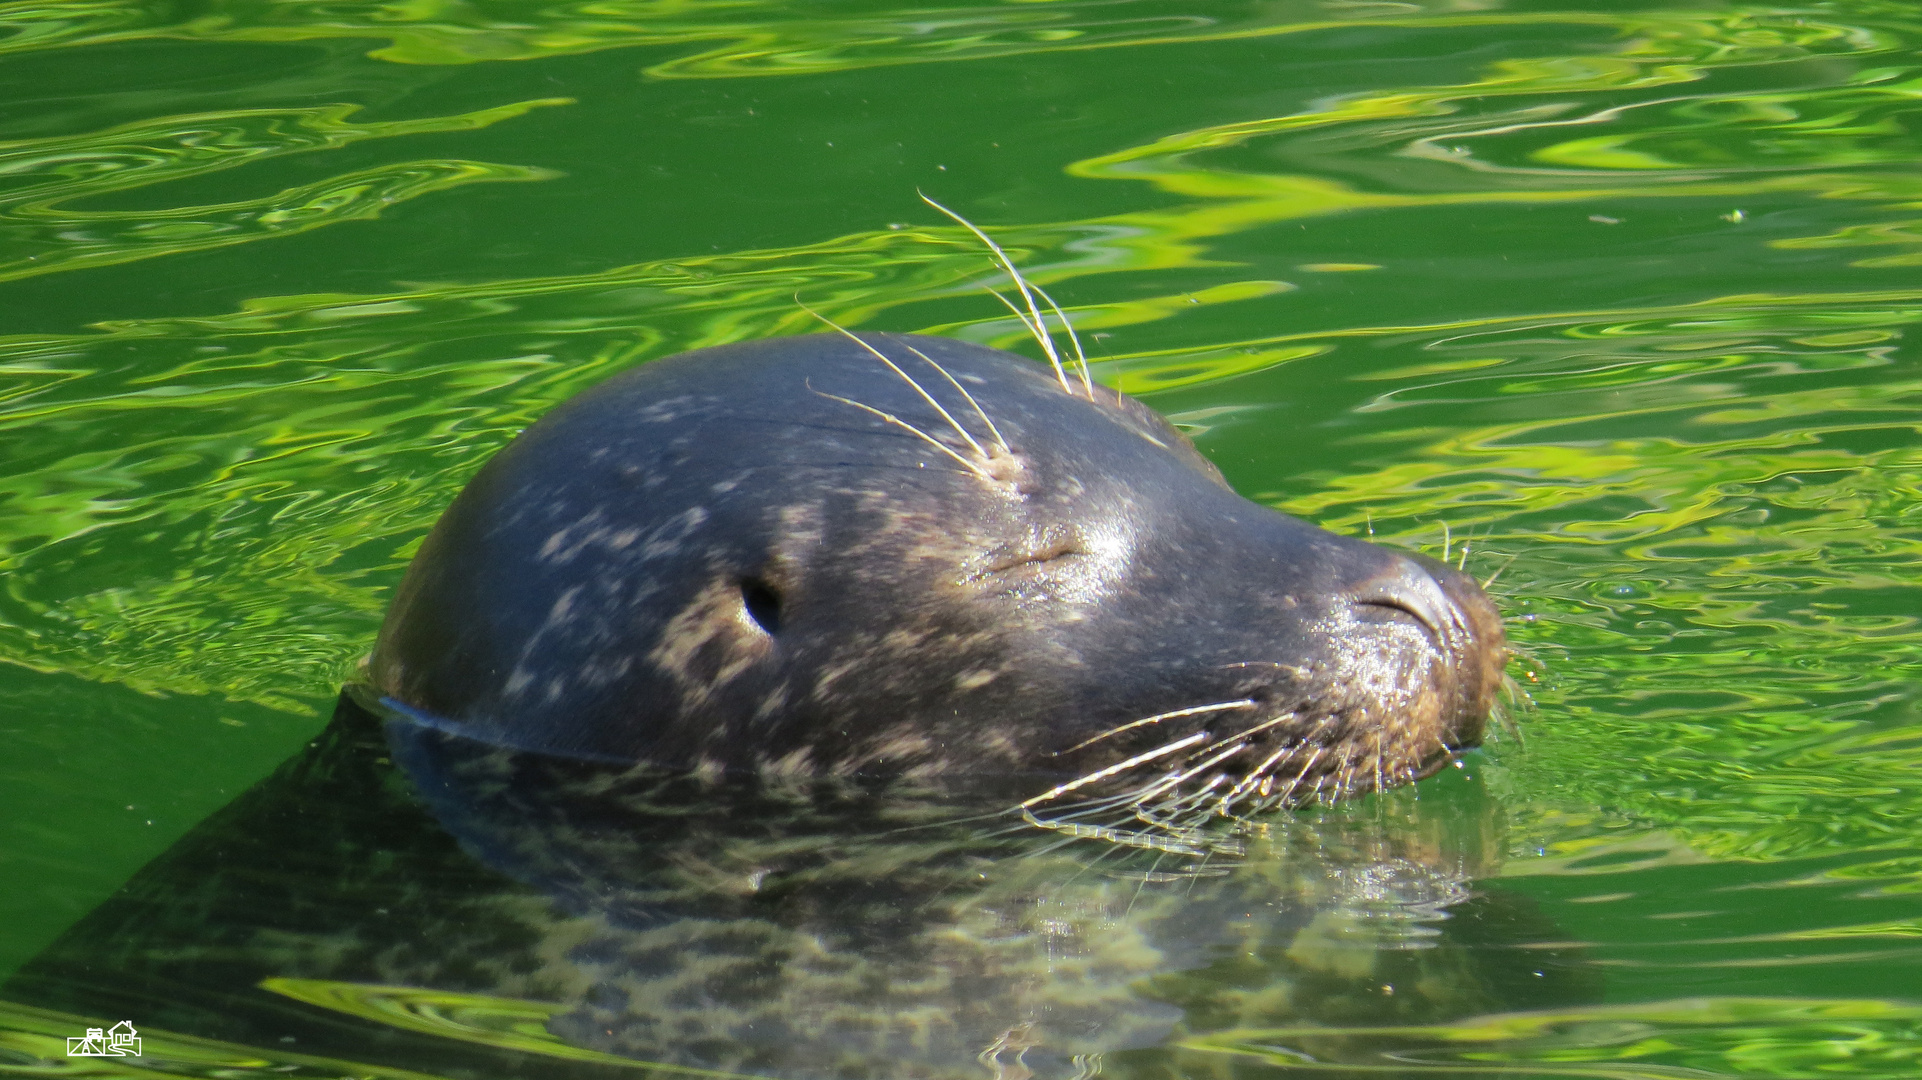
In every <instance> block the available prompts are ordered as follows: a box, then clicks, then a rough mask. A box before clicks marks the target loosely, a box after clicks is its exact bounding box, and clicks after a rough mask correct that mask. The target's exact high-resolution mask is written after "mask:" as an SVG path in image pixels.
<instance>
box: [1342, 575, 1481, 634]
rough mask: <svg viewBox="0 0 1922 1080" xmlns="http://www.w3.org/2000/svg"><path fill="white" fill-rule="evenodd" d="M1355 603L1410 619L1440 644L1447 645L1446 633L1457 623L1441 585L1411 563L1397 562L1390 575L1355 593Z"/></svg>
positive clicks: (1370, 583)
mask: <svg viewBox="0 0 1922 1080" xmlns="http://www.w3.org/2000/svg"><path fill="white" fill-rule="evenodd" d="M1355 602H1356V603H1358V604H1366V605H1369V606H1372V607H1383V608H1388V609H1390V610H1393V611H1400V612H1403V613H1404V614H1407V615H1412V616H1413V617H1414V619H1415V621H1416V622H1419V623H1421V624H1422V625H1423V626H1426V627H1427V628H1428V630H1429V632H1430V633H1432V634H1434V635H1435V637H1436V638H1438V639H1440V640H1442V641H1447V640H1448V639H1449V637H1450V636H1451V634H1450V631H1451V630H1452V629H1453V628H1454V627H1456V626H1458V625H1459V624H1460V622H1461V617H1460V616H1459V615H1458V614H1456V612H1455V605H1454V603H1453V601H1451V600H1449V599H1448V594H1447V593H1444V592H1443V591H1442V587H1441V584H1440V583H1439V582H1437V581H1436V580H1435V578H1434V576H1433V575H1431V574H1429V573H1428V572H1427V571H1426V570H1423V569H1422V568H1421V567H1420V566H1419V565H1417V564H1416V563H1414V562H1413V561H1411V560H1403V561H1401V562H1400V563H1399V564H1398V565H1397V566H1396V568H1395V571H1394V572H1393V573H1391V574H1385V575H1383V576H1381V577H1378V578H1376V579H1374V580H1373V581H1370V582H1368V583H1367V584H1366V585H1364V586H1363V587H1362V588H1361V589H1359V590H1358V591H1357V592H1356V593H1355Z"/></svg>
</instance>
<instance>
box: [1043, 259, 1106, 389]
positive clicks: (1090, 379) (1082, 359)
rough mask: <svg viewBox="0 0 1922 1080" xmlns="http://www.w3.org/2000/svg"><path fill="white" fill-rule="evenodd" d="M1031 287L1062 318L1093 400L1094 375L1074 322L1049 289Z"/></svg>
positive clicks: (1084, 385)
mask: <svg viewBox="0 0 1922 1080" xmlns="http://www.w3.org/2000/svg"><path fill="white" fill-rule="evenodd" d="M1031 287H1032V288H1033V289H1034V291H1035V292H1036V293H1039V294H1040V296H1041V299H1043V300H1046V301H1047V302H1048V307H1049V308H1051V309H1052V310H1053V311H1054V317H1055V318H1056V319H1058V320H1060V322H1061V328H1062V329H1063V330H1066V331H1067V332H1068V342H1069V344H1071V345H1073V346H1074V358H1075V361H1076V362H1077V363H1079V364H1080V365H1081V386H1082V388H1083V389H1085V390H1087V391H1088V400H1089V401H1093V400H1094V376H1093V375H1091V374H1090V373H1089V371H1088V354H1087V353H1085V352H1082V351H1081V335H1079V334H1077V333H1075V332H1074V323H1072V322H1070V321H1068V316H1067V313H1065V312H1063V311H1062V310H1061V305H1060V304H1057V303H1055V302H1054V297H1052V296H1049V295H1048V290H1046V289H1043V288H1042V287H1041V286H1039V285H1032V286H1031Z"/></svg>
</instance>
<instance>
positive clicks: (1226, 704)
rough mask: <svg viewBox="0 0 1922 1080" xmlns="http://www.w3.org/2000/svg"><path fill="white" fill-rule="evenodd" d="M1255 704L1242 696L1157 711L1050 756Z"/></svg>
mask: <svg viewBox="0 0 1922 1080" xmlns="http://www.w3.org/2000/svg"><path fill="white" fill-rule="evenodd" d="M1255 704H1256V702H1255V701H1254V699H1252V698H1241V699H1240V700H1238V701H1217V702H1215V703H1214V704H1213V705H1196V706H1193V707H1191V708H1186V709H1176V710H1174V711H1173V712H1165V713H1156V714H1155V715H1153V716H1144V717H1142V718H1141V719H1139V720H1131V721H1129V722H1128V723H1125V724H1122V725H1121V726H1120V727H1112V728H1109V729H1108V730H1106V731H1104V732H1102V733H1101V734H1099V735H1096V736H1094V737H1093V738H1091V739H1084V740H1083V741H1081V742H1078V743H1076V744H1074V745H1073V746H1070V747H1068V748H1067V749H1066V750H1061V751H1058V752H1056V753H1054V754H1051V755H1049V756H1051V757H1060V756H1061V755H1063V754H1072V753H1074V752H1075V751H1076V750H1081V749H1084V748H1086V747H1089V746H1093V745H1094V744H1095V743H1098V742H1100V741H1101V740H1103V739H1105V738H1108V737H1109V736H1111V735H1119V734H1121V733H1122V732H1124V731H1128V730H1131V729H1133V728H1138V727H1143V726H1146V725H1148V724H1153V723H1156V722H1159V721H1162V720H1178V719H1180V718H1181V717H1184V716H1200V715H1201V714H1203V713H1211V712H1222V711H1224V710H1226V709H1252V708H1254V707H1255Z"/></svg>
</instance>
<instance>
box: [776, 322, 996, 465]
mask: <svg viewBox="0 0 1922 1080" xmlns="http://www.w3.org/2000/svg"><path fill="white" fill-rule="evenodd" d="M794 302H795V303H797V304H801V310H802V311H805V312H807V313H808V314H809V315H812V316H814V317H815V318H817V319H819V320H821V321H822V322H824V323H827V324H828V325H829V326H832V327H834V328H835V329H836V330H839V331H840V332H841V336H842V337H845V338H847V339H848V340H849V341H852V342H854V343H855V344H856V345H859V346H861V347H862V348H863V349H866V350H867V351H868V352H870V353H873V354H874V358H875V359H876V360H879V361H881V362H882V363H883V364H886V365H887V366H888V370H889V371H892V372H894V373H895V374H896V375H899V376H901V380H902V381H903V382H905V383H907V384H908V385H909V386H912V387H914V392H915V393H917V394H920V395H921V400H923V401H925V402H927V403H928V404H929V405H932V406H934V411H935V412H938V413H940V414H941V419H943V420H946V421H947V422H948V425H949V426H950V427H952V428H954V430H955V431H956V432H958V433H959V434H960V436H961V437H962V438H963V439H966V440H967V443H968V445H969V446H972V447H974V452H975V453H977V454H979V455H981V457H982V458H984V459H985V458H986V457H987V456H988V452H987V451H986V450H983V449H981V444H980V443H978V442H975V441H974V436H972V435H970V434H968V429H967V428H964V427H962V426H961V424H960V422H959V421H957V420H956V419H955V418H954V417H953V415H951V414H950V413H949V412H948V410H946V409H944V408H942V407H941V403H940V402H938V401H936V400H934V395H933V394H930V393H928V392H927V391H926V390H925V389H923V388H922V386H921V384H920V383H918V382H915V381H914V377H913V376H912V375H909V374H908V373H907V372H905V371H902V370H901V367H900V365H898V364H896V363H895V362H894V361H892V360H890V359H888V357H887V354H886V353H884V352H882V351H881V350H879V349H877V348H875V347H874V346H872V345H870V344H868V343H867V342H866V341H863V340H862V339H861V338H859V337H857V336H856V335H855V334H853V333H852V332H850V331H849V330H848V329H847V328H846V327H844V326H842V325H840V324H839V323H837V322H835V321H834V320H833V319H830V318H828V317H827V316H825V315H823V314H821V313H820V312H818V311H816V310H814V309H813V308H811V307H809V306H807V305H806V304H802V303H801V298H800V297H799V296H796V297H795V298H794ZM909 348H913V346H909ZM917 355H918V353H917ZM921 359H923V360H927V359H928V358H927V357H926V356H922V357H921ZM928 362H929V363H931V364H932V363H934V361H932V360H928ZM939 369H940V365H938V364H937V365H936V370H939ZM943 374H946V372H943ZM949 381H950V382H952V381H953V380H952V378H950V380H949ZM808 389H810V390H813V389H814V388H813V387H812V386H810V387H808ZM843 400H845V399H843ZM978 407H979V406H977V408H978ZM976 471H977V472H979V471H980V470H976ZM982 475H983V476H984V477H985V476H986V474H985V473H983V474H982Z"/></svg>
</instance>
